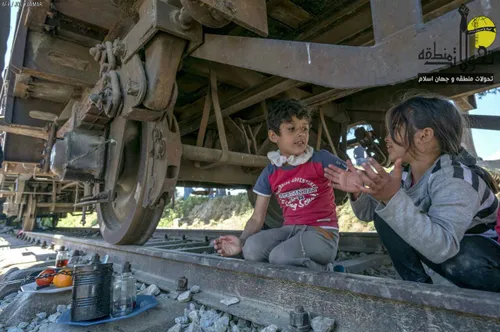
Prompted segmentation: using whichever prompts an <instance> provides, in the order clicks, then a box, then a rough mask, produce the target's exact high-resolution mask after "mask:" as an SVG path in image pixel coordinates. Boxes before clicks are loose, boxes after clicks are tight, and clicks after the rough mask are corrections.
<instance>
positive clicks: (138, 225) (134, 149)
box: [97, 117, 180, 245]
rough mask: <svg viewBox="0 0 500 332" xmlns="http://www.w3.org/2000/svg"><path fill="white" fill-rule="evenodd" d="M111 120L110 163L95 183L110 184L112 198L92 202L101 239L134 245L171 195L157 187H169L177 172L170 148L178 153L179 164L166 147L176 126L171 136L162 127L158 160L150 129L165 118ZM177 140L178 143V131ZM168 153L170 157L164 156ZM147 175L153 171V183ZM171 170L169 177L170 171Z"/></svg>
mask: <svg viewBox="0 0 500 332" xmlns="http://www.w3.org/2000/svg"><path fill="white" fill-rule="evenodd" d="M115 121H116V125H115V126H113V124H112V130H111V137H110V138H111V139H114V137H113V134H114V135H115V136H116V140H117V143H116V144H114V146H113V148H112V149H110V153H109V159H108V165H109V166H110V167H107V173H106V180H105V181H106V182H105V184H104V188H99V191H103V189H104V190H110V189H111V192H112V193H113V198H114V199H113V200H112V201H111V202H105V203H100V204H99V205H98V208H97V212H98V216H99V223H100V226H101V233H102V235H103V238H104V239H105V240H106V241H107V242H109V243H112V244H137V245H140V244H143V243H145V242H146V241H147V240H148V239H149V238H150V237H151V235H152V233H153V232H154V230H155V229H156V226H157V224H158V222H159V220H160V218H161V216H162V214H163V209H164V206H165V204H166V203H167V201H168V200H169V198H170V197H171V194H172V192H170V191H165V190H162V189H167V190H175V182H176V179H177V172H176V171H175V172H174V171H172V169H174V168H175V166H176V165H178V164H176V163H175V162H174V159H175V158H174V156H175V154H176V153H178V154H179V158H178V159H179V164H180V151H179V152H177V151H173V152H172V151H170V146H169V144H168V143H169V142H168V140H169V139H172V140H174V138H175V137H176V135H179V131H178V129H177V130H176V132H175V131H174V133H175V134H172V135H171V134H170V133H171V131H170V130H168V129H169V128H168V127H166V128H162V129H163V136H164V137H163V138H164V139H165V141H166V143H167V145H166V146H167V147H168V148H167V150H166V151H165V154H164V156H163V159H162V160H156V159H155V153H154V151H155V137H153V134H152V133H153V131H154V129H155V127H157V128H158V127H162V123H163V124H165V125H166V123H167V120H165V121H162V122H160V123H159V124H158V123H157V124H155V123H148V122H137V121H130V120H126V119H123V118H121V117H118V118H116V119H115V120H114V122H115ZM114 124H115V123H114ZM175 125H176V122H175ZM113 129H115V130H113ZM165 129H167V130H165ZM178 141H179V144H180V136H179V137H178ZM169 157H171V158H172V159H171V160H170V161H169ZM162 162H163V163H166V164H167V165H166V166H163V169H164V171H163V173H161V168H162V167H161V164H162ZM152 163H153V165H152ZM169 166H170V167H169ZM177 169H178V166H177ZM113 170H114V171H113ZM152 172H153V173H152ZM155 172H159V173H155ZM160 173H161V175H160ZM152 174H156V175H155V178H156V179H155V181H156V184H155V185H156V187H155V186H152V185H151V178H153V176H152ZM164 174H165V175H166V176H165V177H164V178H165V179H166V180H165V181H163V182H162V181H161V180H162V179H161V178H160V177H161V176H164ZM172 174H173V175H174V176H171V175H172ZM169 175H170V177H168V176H169ZM158 183H161V184H162V185H161V188H158ZM165 183H168V184H169V185H166V184H165ZM99 187H103V186H102V185H100V186H99ZM172 188H173V189H172Z"/></svg>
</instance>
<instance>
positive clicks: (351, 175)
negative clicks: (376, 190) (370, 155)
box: [325, 160, 363, 194]
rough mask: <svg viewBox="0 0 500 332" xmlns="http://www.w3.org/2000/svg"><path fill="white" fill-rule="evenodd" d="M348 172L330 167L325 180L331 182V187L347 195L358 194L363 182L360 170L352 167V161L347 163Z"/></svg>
mask: <svg viewBox="0 0 500 332" xmlns="http://www.w3.org/2000/svg"><path fill="white" fill-rule="evenodd" d="M346 163H347V171H346V170H344V169H342V168H339V167H337V166H335V165H328V167H327V168H325V178H327V179H328V180H330V183H329V184H328V185H329V186H330V187H333V188H335V189H338V190H341V191H343V192H346V193H353V194H357V193H359V192H360V189H359V187H360V186H362V185H363V181H362V180H361V178H360V177H359V173H358V170H357V169H356V168H355V167H354V166H353V165H352V163H351V161H350V160H347V161H346Z"/></svg>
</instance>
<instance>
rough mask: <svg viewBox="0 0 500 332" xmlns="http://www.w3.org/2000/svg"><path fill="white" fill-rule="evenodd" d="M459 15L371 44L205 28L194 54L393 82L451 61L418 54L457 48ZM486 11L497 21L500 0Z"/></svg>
mask: <svg viewBox="0 0 500 332" xmlns="http://www.w3.org/2000/svg"><path fill="white" fill-rule="evenodd" d="M468 7H469V9H470V13H469V16H470V17H475V16H481V15H484V10H483V7H482V5H481V1H480V0H475V1H473V2H471V3H470V4H468ZM460 17H461V16H460V14H459V13H458V11H453V12H450V13H447V14H445V15H443V16H441V17H439V18H437V19H435V20H432V21H430V22H428V23H426V24H425V25H424V26H422V27H419V28H418V29H415V27H414V26H411V27H409V28H407V29H403V30H400V31H399V32H397V33H395V34H393V35H391V36H390V37H388V38H386V39H385V40H384V41H383V42H381V43H378V44H376V45H375V46H373V47H349V46H342V45H327V44H317V43H304V42H295V41H281V40H271V39H258V38H244V37H236V36H222V35H210V34H206V35H205V42H204V44H203V45H202V46H201V47H199V48H198V49H197V50H196V51H194V52H193V53H192V54H191V56H193V57H196V58H201V59H205V60H210V61H215V62H219V63H224V64H229V65H233V66H237V67H242V68H247V69H252V70H256V71H260V72H264V73H268V74H273V75H279V76H282V77H287V78H290V79H294V80H300V81H303V82H308V83H313V84H317V85H320V86H325V87H331V88H339V89H347V88H368V87H375V86H383V85H391V84H396V83H400V82H404V81H407V80H410V79H412V78H414V77H416V76H417V74H418V73H426V72H431V71H436V70H439V69H444V68H447V67H449V66H450V65H446V64H434V65H425V61H418V54H419V53H420V52H421V51H422V50H423V49H426V48H431V47H432V45H433V42H438V43H439V47H440V51H438V52H442V50H443V49H444V48H446V49H447V50H453V48H454V47H456V49H459V38H458V37H459V33H458V26H459V24H460ZM488 17H489V18H490V19H491V20H492V21H493V22H498V21H500V3H499V2H497V1H492V2H491V9H490V11H489V14H488ZM408 41H411V42H410V43H408ZM403 46H404V47H403ZM499 48H500V39H498V38H497V39H496V40H495V41H494V42H493V44H492V45H491V46H490V47H489V50H491V51H493V50H495V49H499ZM411 59H414V60H413V61H411ZM457 62H458V61H457ZM366 63H370V64H371V66H372V68H373V70H370V71H367V70H366V68H365V67H364V66H360V65H359V64H366ZM290 68H293V70H290Z"/></svg>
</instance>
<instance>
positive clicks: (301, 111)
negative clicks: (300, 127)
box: [267, 99, 311, 135]
mask: <svg viewBox="0 0 500 332" xmlns="http://www.w3.org/2000/svg"><path fill="white" fill-rule="evenodd" d="M292 116H295V117H296V118H297V119H299V120H302V119H306V120H308V121H309V122H311V114H310V112H309V110H308V109H307V107H306V106H305V105H304V103H303V102H301V101H300V100H297V99H282V100H278V101H276V102H275V103H274V104H272V106H271V107H270V108H269V110H268V114H267V128H268V129H269V130H272V131H274V132H275V133H276V134H277V135H279V134H280V125H281V124H282V123H285V122H290V121H292Z"/></svg>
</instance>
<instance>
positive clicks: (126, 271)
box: [111, 262, 137, 317]
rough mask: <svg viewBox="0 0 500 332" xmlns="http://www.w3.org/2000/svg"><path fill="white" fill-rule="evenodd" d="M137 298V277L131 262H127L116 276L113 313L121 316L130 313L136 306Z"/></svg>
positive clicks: (115, 315)
mask: <svg viewBox="0 0 500 332" xmlns="http://www.w3.org/2000/svg"><path fill="white" fill-rule="evenodd" d="M136 298H137V288H136V286H135V277H134V275H133V274H132V270H131V267H130V263H129V262H125V264H124V265H123V270H122V272H121V273H120V274H118V275H116V276H115V278H114V282H113V302H112V303H113V304H112V309H111V315H112V316H114V317H119V316H126V315H128V314H130V313H131V312H132V311H133V310H134V308H135V305H136Z"/></svg>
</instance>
